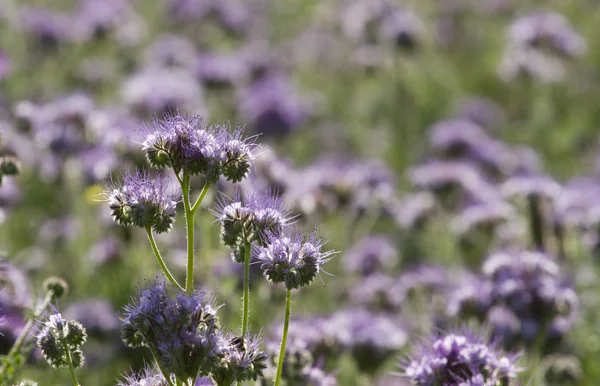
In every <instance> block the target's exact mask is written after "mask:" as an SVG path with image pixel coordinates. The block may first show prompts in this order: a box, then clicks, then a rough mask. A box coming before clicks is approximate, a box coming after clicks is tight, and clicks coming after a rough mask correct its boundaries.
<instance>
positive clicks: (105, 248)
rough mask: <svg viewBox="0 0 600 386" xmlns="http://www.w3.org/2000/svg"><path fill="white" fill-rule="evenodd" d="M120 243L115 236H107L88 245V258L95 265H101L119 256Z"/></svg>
mask: <svg viewBox="0 0 600 386" xmlns="http://www.w3.org/2000/svg"><path fill="white" fill-rule="evenodd" d="M120 249H121V245H120V244H119V240H118V239H117V238H115V237H112V236H108V237H105V238H104V239H102V240H100V241H99V242H97V243H96V244H94V245H92V246H91V247H90V250H89V252H88V258H89V259H90V261H91V262H92V263H93V264H94V265H95V266H99V265H103V264H106V263H108V262H111V261H115V260H118V259H119V258H120V257H121V251H120Z"/></svg>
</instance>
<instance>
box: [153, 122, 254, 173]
mask: <svg viewBox="0 0 600 386" xmlns="http://www.w3.org/2000/svg"><path fill="white" fill-rule="evenodd" d="M147 131H148V133H146V135H145V139H144V142H143V150H144V152H145V153H146V159H147V160H148V162H149V163H150V165H151V166H153V167H156V168H165V167H170V168H172V169H173V170H174V171H175V173H179V172H180V171H181V170H183V171H184V172H185V173H187V174H189V175H201V176H203V177H204V178H205V179H206V181H208V182H211V183H216V182H217V181H218V180H219V178H220V177H221V175H223V176H224V177H225V178H226V179H227V180H229V181H232V182H240V181H242V180H243V179H244V178H246V177H247V176H248V173H249V171H250V167H251V162H252V160H253V159H254V156H253V154H252V151H253V150H254V148H255V144H254V143H253V142H252V140H250V139H247V138H244V136H243V132H242V129H241V128H239V127H237V128H235V129H234V130H231V129H230V127H229V125H227V124H215V125H207V124H206V123H205V122H204V121H203V120H202V119H201V118H200V117H198V116H193V117H191V118H187V117H185V116H183V115H180V114H177V115H170V116H166V117H165V119H163V120H162V121H155V122H154V132H150V131H149V130H147Z"/></svg>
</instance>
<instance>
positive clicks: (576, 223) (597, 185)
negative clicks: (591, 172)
mask: <svg viewBox="0 0 600 386" xmlns="http://www.w3.org/2000/svg"><path fill="white" fill-rule="evenodd" d="M598 197H600V181H597V179H595V178H577V179H574V180H572V181H570V182H568V183H566V184H565V186H563V188H562V190H561V192H560V195H559V196H558V197H556V200H555V201H554V213H553V216H554V218H553V220H554V221H555V223H556V224H559V225H560V226H562V227H570V228H579V227H581V228H594V227H596V226H597V225H598V224H600V200H598Z"/></svg>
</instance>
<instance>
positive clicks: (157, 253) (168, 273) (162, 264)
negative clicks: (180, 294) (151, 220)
mask: <svg viewBox="0 0 600 386" xmlns="http://www.w3.org/2000/svg"><path fill="white" fill-rule="evenodd" d="M146 233H148V240H149V241H150V245H151V246H152V250H153V251H154V255H155V256H156V260H157V261H158V265H160V268H161V269H162V270H163V272H164V274H165V276H166V277H167V279H169V281H170V282H171V283H172V284H173V285H174V286H175V287H177V288H179V289H180V290H182V291H183V290H184V289H183V287H182V286H181V285H180V284H179V283H178V282H177V280H176V279H175V278H174V277H173V275H172V274H171V271H169V268H167V265H166V264H165V261H164V260H163V258H162V255H161V254H160V251H159V250H158V247H157V245H156V240H154V236H153V235H152V228H150V227H146Z"/></svg>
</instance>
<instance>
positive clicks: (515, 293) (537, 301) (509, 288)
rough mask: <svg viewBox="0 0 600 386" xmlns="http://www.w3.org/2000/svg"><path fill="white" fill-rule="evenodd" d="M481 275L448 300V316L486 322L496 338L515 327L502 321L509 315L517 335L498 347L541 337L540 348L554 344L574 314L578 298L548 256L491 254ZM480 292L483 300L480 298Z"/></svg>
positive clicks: (537, 254)
mask: <svg viewBox="0 0 600 386" xmlns="http://www.w3.org/2000/svg"><path fill="white" fill-rule="evenodd" d="M482 271H483V274H484V278H483V279H476V280H475V281H472V282H473V283H475V282H477V283H479V284H477V285H476V286H475V287H473V285H472V284H470V283H469V282H465V283H464V284H463V285H461V286H460V287H459V289H458V290H457V291H456V292H455V294H454V295H453V296H452V300H451V301H450V302H449V308H448V309H449V311H450V312H451V313H453V314H457V313H458V314H461V315H475V316H477V317H478V318H479V319H481V320H488V322H490V324H491V325H492V327H496V326H497V327H498V328H499V329H500V330H499V331H498V335H499V336H503V337H504V338H508V335H507V333H508V329H509V327H510V328H511V329H515V328H516V327H515V326H517V324H516V323H515V321H514V318H512V317H508V314H507V312H508V311H510V312H511V313H512V314H513V315H514V317H515V318H516V319H517V321H518V331H516V332H515V331H512V330H511V331H512V332H511V333H513V335H512V336H511V338H512V339H510V340H505V341H504V342H503V343H504V344H505V345H507V346H514V345H516V344H518V343H525V344H533V343H534V342H536V341H537V340H538V339H539V337H540V336H544V337H545V339H546V340H545V341H544V344H548V343H549V342H550V341H560V339H561V338H562V337H563V336H564V334H565V333H566V332H568V330H569V329H570V328H572V326H573V324H574V322H575V321H576V318H577V315H578V305H579V300H578V296H577V293H576V292H575V291H574V289H573V287H572V286H571V285H570V284H569V283H567V282H565V281H564V279H563V278H562V275H561V273H560V268H559V266H558V264H557V263H556V262H555V261H553V260H552V259H551V258H550V257H549V256H548V255H546V254H544V253H541V252H528V251H504V252H497V253H493V254H491V255H490V256H489V257H488V258H487V259H486V261H485V262H484V264H483V267H482ZM482 288H485V291H484V290H482ZM483 293H485V297H484V298H483V299H480V297H481V295H482V294H483ZM482 300H483V301H482ZM492 311H493V312H494V314H492ZM553 326H554V327H553ZM550 332H551V333H550ZM546 348H548V347H545V349H546Z"/></svg>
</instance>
